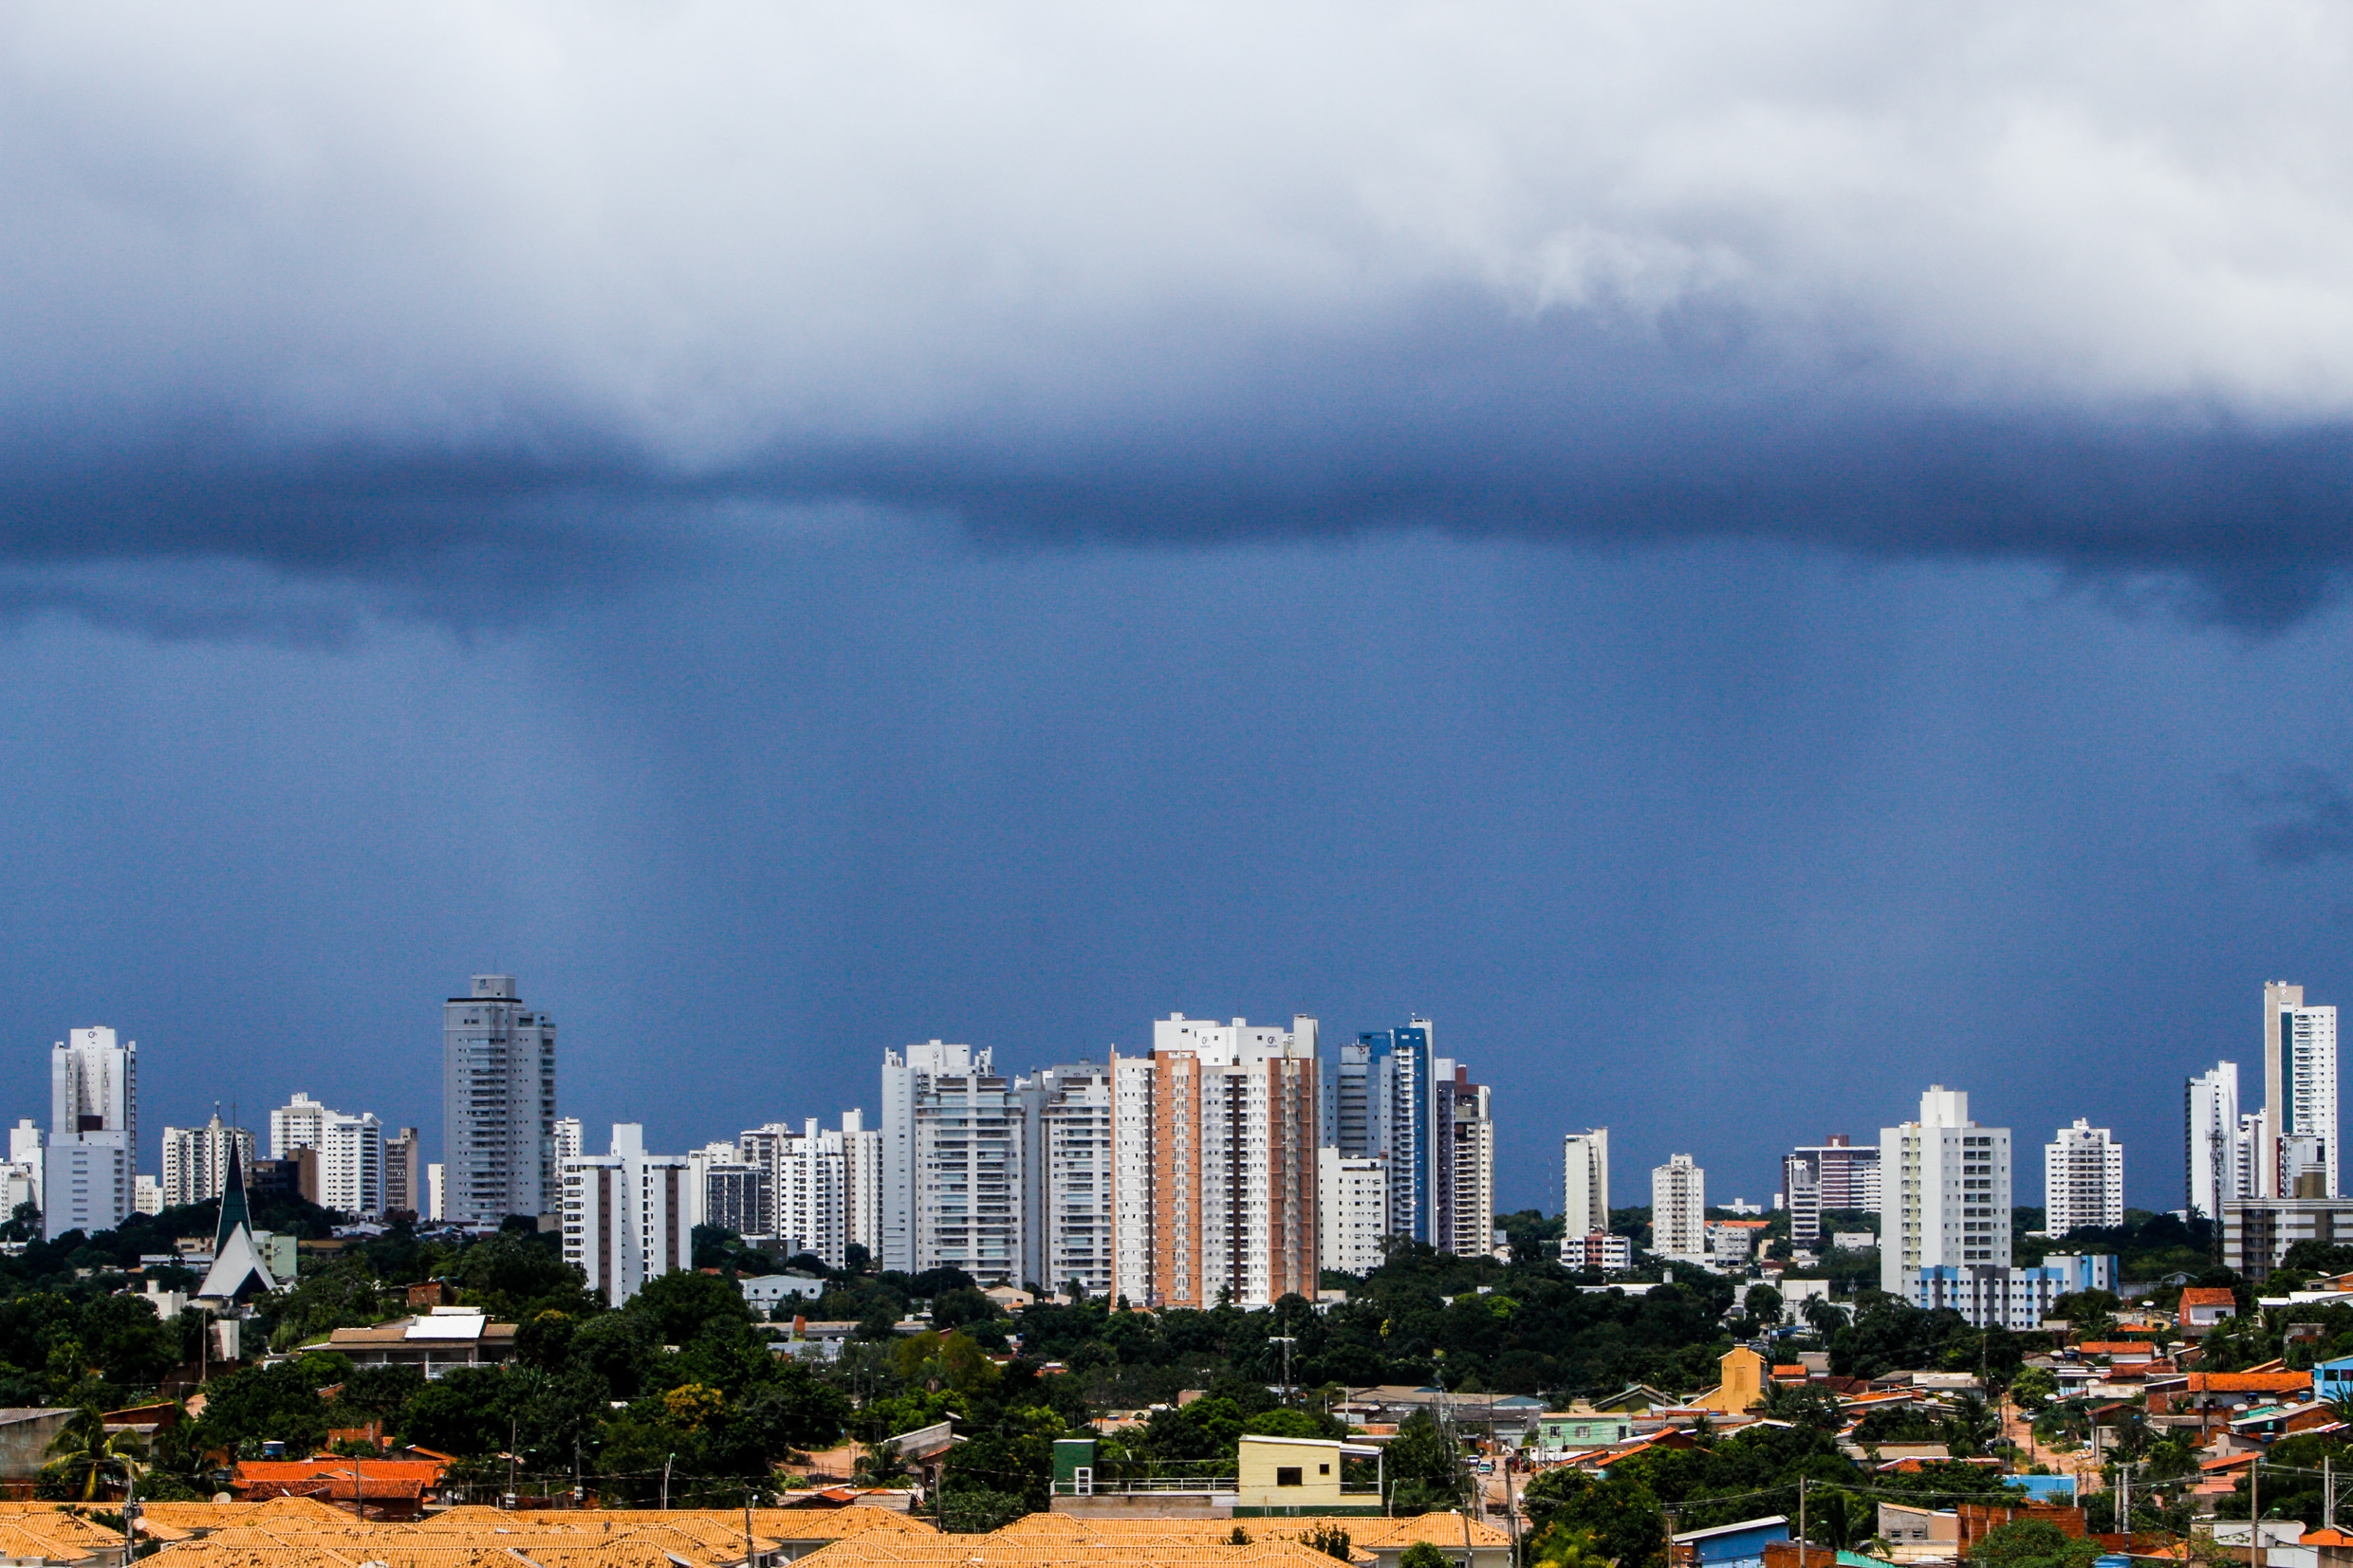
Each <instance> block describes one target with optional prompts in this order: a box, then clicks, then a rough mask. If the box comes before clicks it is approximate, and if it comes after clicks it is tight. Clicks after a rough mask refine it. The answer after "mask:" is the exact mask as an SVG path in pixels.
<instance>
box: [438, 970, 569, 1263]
mask: <svg viewBox="0 0 2353 1568" xmlns="http://www.w3.org/2000/svg"><path fill="white" fill-rule="evenodd" d="M555 1121H556V1024H555V1020H554V1019H552V1018H549V1017H548V1016H547V1014H545V1013H538V1012H533V1011H531V1010H530V1009H528V1007H526V1006H525V1005H523V1003H522V1001H521V999H519V998H518V997H517V996H516V995H515V983H514V976H512V975H508V974H477V975H475V976H473V979H472V986H471V987H469V994H467V995H465V996H454V997H452V998H450V999H449V1002H448V1004H447V1005H445V1006H444V1007H443V1008H442V1011H441V1164H442V1168H443V1169H442V1202H443V1204H444V1206H445V1208H446V1209H447V1212H446V1214H445V1215H444V1217H445V1218H447V1219H451V1220H459V1221H466V1222H470V1223H472V1224H477V1225H481V1224H489V1225H495V1224H497V1223H498V1222H499V1221H501V1220H503V1219H505V1218H506V1217H507V1216H508V1215H510V1214H530V1215H540V1214H551V1213H553V1212H554V1211H555V1202H556V1195H557V1189H556V1184H555V1158H556V1153H555Z"/></svg>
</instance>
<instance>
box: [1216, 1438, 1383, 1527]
mask: <svg viewBox="0 0 2353 1568" xmlns="http://www.w3.org/2000/svg"><path fill="white" fill-rule="evenodd" d="M1379 1454H1380V1447H1379V1446H1378V1445H1376V1444H1371V1443H1343V1442H1341V1441H1339V1440H1337V1439H1334V1438H1328V1437H1251V1436H1245V1437H1244V1438H1243V1439H1242V1444H1241V1452H1240V1454H1239V1455H1238V1456H1237V1460H1238V1463H1237V1464H1236V1466H1235V1469H1236V1470H1237V1472H1238V1473H1237V1475H1236V1476H1235V1478H1234V1479H1235V1485H1234V1489H1233V1516H1234V1517H1235V1518H1236V1519H1247V1518H1252V1517H1259V1516H1264V1515H1269V1514H1294V1513H1296V1514H1354V1513H1365V1514H1378V1513H1381V1512H1383V1511H1384V1510H1383V1509H1382V1507H1381V1505H1380V1492H1379V1491H1378V1490H1377V1489H1362V1488H1358V1487H1350V1488H1348V1489H1347V1490H1346V1491H1345V1492H1343V1491H1342V1490H1341V1486H1340V1472H1341V1462H1342V1460H1343V1459H1372V1458H1375V1457H1377V1456H1378V1455H1379Z"/></svg>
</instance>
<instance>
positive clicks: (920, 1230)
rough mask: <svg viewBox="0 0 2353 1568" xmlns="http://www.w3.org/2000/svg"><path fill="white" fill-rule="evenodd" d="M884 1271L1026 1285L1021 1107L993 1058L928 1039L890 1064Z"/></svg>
mask: <svg viewBox="0 0 2353 1568" xmlns="http://www.w3.org/2000/svg"><path fill="white" fill-rule="evenodd" d="M881 1133H882V1139H881V1158H882V1213H881V1221H882V1266H883V1267H885V1268H896V1269H900V1270H903V1271H905V1272H907V1273H911V1274H919V1273H921V1272H923V1271H924V1270H926V1269H932V1268H960V1269H962V1270H964V1271H965V1272H966V1273H967V1274H970V1275H972V1276H973V1278H974V1279H976V1280H978V1281H980V1282H982V1283H983V1284H990V1283H993V1282H996V1281H999V1280H1014V1281H1016V1282H1018V1278H1019V1276H1018V1271H1019V1269H1020V1267H1021V1262H1022V1254H1023V1237H1022V1224H1021V1222H1022V1153H1023V1151H1022V1134H1023V1123H1022V1114H1021V1101H1020V1099H1019V1098H1018V1097H1017V1096H1015V1094H1014V1093H1013V1085H1012V1081H1011V1080H1010V1079H1007V1078H1005V1077H1004V1076H1003V1075H1002V1074H999V1073H998V1072H996V1071H995V1067H994V1063H993V1061H992V1058H991V1053H990V1052H989V1051H987V1050H980V1051H975V1050H973V1048H972V1047H971V1046H969V1045H958V1044H949V1043H945V1042H940V1041H936V1040H934V1041H929V1042H925V1043H923V1044H920V1045H910V1046H908V1047H907V1048H906V1049H905V1050H904V1051H887V1052H885V1053H884V1054H883V1058H882V1127H881Z"/></svg>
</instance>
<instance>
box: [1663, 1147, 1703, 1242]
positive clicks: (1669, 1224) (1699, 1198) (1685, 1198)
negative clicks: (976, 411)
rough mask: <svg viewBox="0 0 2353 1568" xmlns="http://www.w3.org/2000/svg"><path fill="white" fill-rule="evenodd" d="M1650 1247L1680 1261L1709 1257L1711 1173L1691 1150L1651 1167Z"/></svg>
mask: <svg viewBox="0 0 2353 1568" xmlns="http://www.w3.org/2000/svg"><path fill="white" fill-rule="evenodd" d="M1650 1249H1651V1250H1652V1251H1653V1252H1656V1253H1658V1255H1659V1256H1660V1257H1662V1258H1670V1259H1673V1260H1674V1261H1675V1262H1677V1263H1682V1264H1705V1263H1706V1262H1707V1261H1708V1173H1707V1172H1706V1171H1702V1170H1701V1169H1700V1168H1699V1167H1698V1166H1696V1165H1695V1164H1693V1163H1692V1157H1691V1156H1690V1155H1689V1154H1677V1155H1674V1156H1672V1157H1671V1158H1670V1159H1668V1161H1667V1163H1666V1164H1664V1165H1659V1166H1654V1167H1652V1169H1651V1173H1650Z"/></svg>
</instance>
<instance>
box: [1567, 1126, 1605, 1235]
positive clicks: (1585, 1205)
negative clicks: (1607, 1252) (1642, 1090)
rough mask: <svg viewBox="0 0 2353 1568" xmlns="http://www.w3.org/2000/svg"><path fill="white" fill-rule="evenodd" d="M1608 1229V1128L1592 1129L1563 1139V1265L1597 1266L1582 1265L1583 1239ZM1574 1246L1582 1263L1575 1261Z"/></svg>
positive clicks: (1603, 1232) (1571, 1134) (1568, 1135)
mask: <svg viewBox="0 0 2353 1568" xmlns="http://www.w3.org/2000/svg"><path fill="white" fill-rule="evenodd" d="M1608 1229H1609V1129H1608V1128H1606V1127H1589V1128H1587V1129H1585V1130H1584V1132H1582V1133H1570V1134H1567V1135H1566V1136H1565V1137H1563V1138H1562V1139H1561V1262H1562V1264H1564V1265H1565V1266H1566V1267H1569V1268H1579V1267H1588V1266H1598V1265H1589V1264H1584V1263H1583V1262H1582V1260H1583V1258H1584V1253H1585V1248H1584V1238H1586V1237H1588V1236H1595V1235H1602V1234H1605V1233H1606V1232H1607V1231H1608ZM1572 1247H1574V1248H1575V1249H1576V1252H1577V1258H1578V1260H1580V1261H1576V1262H1572V1261H1571V1259H1570V1256H1569V1254H1570V1249H1571V1248H1572Z"/></svg>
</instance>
